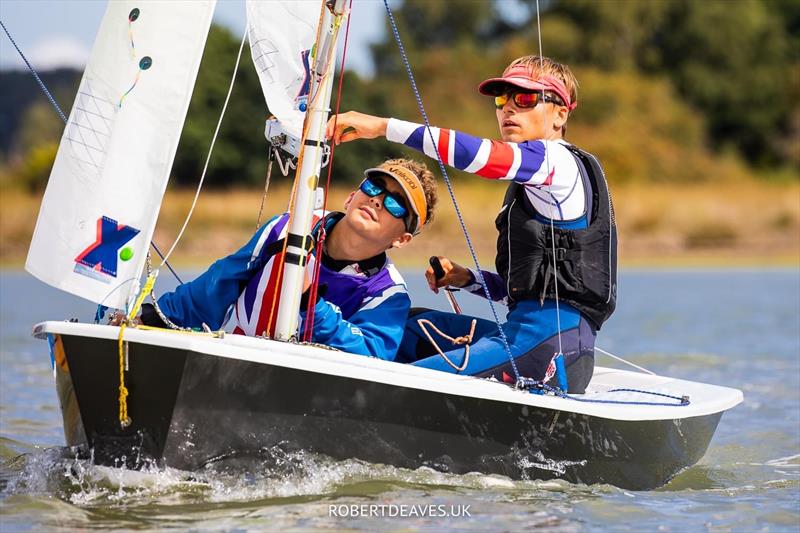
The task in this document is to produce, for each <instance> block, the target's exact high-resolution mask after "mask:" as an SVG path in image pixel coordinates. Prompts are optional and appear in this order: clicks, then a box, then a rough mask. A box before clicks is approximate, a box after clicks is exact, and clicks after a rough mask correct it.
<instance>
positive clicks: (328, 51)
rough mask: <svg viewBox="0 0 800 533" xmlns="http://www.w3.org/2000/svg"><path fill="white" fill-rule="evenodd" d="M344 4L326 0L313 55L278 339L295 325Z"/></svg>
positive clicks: (286, 337) (289, 333) (291, 332)
mask: <svg viewBox="0 0 800 533" xmlns="http://www.w3.org/2000/svg"><path fill="white" fill-rule="evenodd" d="M344 4H345V0H327V1H326V2H325V4H324V8H323V15H322V17H321V21H320V32H319V40H318V42H317V43H316V45H315V47H316V58H315V62H314V69H313V76H312V80H311V88H310V91H309V95H310V98H309V102H308V105H309V107H308V110H307V115H306V122H305V132H306V134H305V143H304V146H303V148H305V152H304V155H303V156H302V163H301V165H300V168H299V169H298V170H297V177H296V179H295V181H296V193H295V203H294V212H293V216H292V218H291V223H290V225H289V232H288V234H287V236H286V243H287V245H286V254H285V256H284V265H283V269H284V270H283V280H282V282H281V289H280V296H281V298H280V302H279V304H278V316H277V322H276V326H275V338H276V339H278V340H284V341H285V340H289V339H290V338H291V337H292V336H293V335H294V333H295V331H296V330H297V326H298V324H297V322H298V313H299V311H300V295H301V293H302V290H303V281H304V278H305V268H306V264H307V262H308V249H309V248H310V242H311V235H310V232H311V217H312V214H313V210H314V198H315V192H316V189H317V185H318V184H319V173H320V168H321V166H322V159H323V157H324V155H325V154H324V152H325V139H324V136H325V125H326V123H327V122H328V115H329V114H330V100H331V90H332V87H333V71H334V60H335V57H336V38H337V36H338V30H339V26H340V24H341V20H342V17H343V14H344Z"/></svg>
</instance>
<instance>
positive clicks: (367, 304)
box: [116, 159, 437, 360]
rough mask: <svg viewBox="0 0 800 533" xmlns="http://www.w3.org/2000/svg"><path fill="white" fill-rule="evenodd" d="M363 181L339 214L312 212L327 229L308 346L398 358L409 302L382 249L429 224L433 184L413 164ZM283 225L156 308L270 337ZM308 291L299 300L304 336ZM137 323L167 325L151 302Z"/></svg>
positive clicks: (368, 174) (174, 316) (185, 319)
mask: <svg viewBox="0 0 800 533" xmlns="http://www.w3.org/2000/svg"><path fill="white" fill-rule="evenodd" d="M364 175H365V178H364V180H363V181H362V182H361V184H360V185H359V187H358V189H357V190H355V191H353V192H351V193H350V194H349V196H348V197H347V200H346V202H345V205H344V211H343V212H329V213H323V212H322V211H317V212H315V213H314V220H313V231H312V235H317V234H318V231H319V229H320V228H321V227H324V230H325V233H326V238H325V240H324V243H323V248H322V258H321V265H319V287H320V289H319V296H318V298H317V301H316V304H315V305H314V315H315V316H314V321H313V330H312V339H311V340H312V341H313V342H317V343H321V344H326V345H328V346H331V347H333V348H337V349H339V350H343V351H346V352H350V353H354V354H360V355H369V356H374V357H379V358H381V359H387V360H394V358H395V354H396V352H397V348H398V346H399V344H400V341H401V339H402V337H403V330H404V326H405V321H406V317H407V316H408V312H409V308H410V305H411V302H410V299H409V296H408V293H407V290H406V285H405V281H404V280H403V278H402V276H401V275H400V273H399V272H398V271H397V269H396V268H395V266H394V264H393V263H392V262H391V260H390V259H389V258H388V257H387V255H386V251H387V250H389V249H392V248H402V247H404V246H406V245H407V244H408V243H409V242H410V241H411V239H412V238H413V236H414V235H416V234H418V233H419V232H420V231H422V229H423V228H424V227H425V226H427V225H428V224H429V223H430V222H431V220H432V218H433V210H434V206H435V205H436V199H437V197H436V181H435V178H434V177H433V173H431V172H430V170H428V169H427V167H426V166H425V165H424V164H422V163H418V162H416V161H413V160H410V159H390V160H388V161H386V162H384V163H383V164H381V165H379V166H378V167H375V168H370V169H368V170H366V171H365V172H364ZM288 222H289V214H288V213H284V214H282V215H278V216H275V217H273V218H272V219H271V220H269V221H268V222H267V223H266V224H264V225H263V226H262V227H261V228H259V230H258V231H257V232H256V233H255V235H253V237H252V238H251V239H250V241H249V242H248V243H247V244H245V245H244V246H243V247H242V248H241V249H239V250H238V251H236V252H234V253H233V254H231V255H229V256H228V257H225V258H223V259H220V260H218V261H216V262H215V263H214V264H213V265H211V266H210V267H209V269H208V270H207V271H206V272H204V273H203V274H201V275H200V276H199V277H198V278H197V279H195V280H193V281H191V282H189V283H185V284H183V285H180V286H178V287H177V288H176V289H175V291H173V292H171V293H168V294H164V295H162V296H161V297H160V298H159V299H158V307H159V308H160V311H161V312H162V313H163V314H164V315H165V316H166V318H168V319H169V321H171V322H173V323H174V324H177V325H178V326H182V327H201V326H202V325H203V324H205V325H207V326H208V327H210V328H211V329H218V328H221V327H223V326H224V325H225V323H226V322H227V321H228V318H229V316H230V314H229V309H232V313H233V321H234V322H233V323H234V333H239V334H244V335H251V336H255V335H267V336H271V335H272V332H273V330H274V327H275V322H276V320H277V307H276V301H277V297H278V295H277V293H276V291H277V290H278V289H279V287H280V279H281V274H282V268H281V266H282V262H283V250H284V241H285V238H286V234H287V231H288V226H289V224H288ZM314 249H316V248H314ZM317 261H318V258H317V257H316V256H315V254H314V253H312V254H310V255H309V261H308V264H307V266H306V272H307V276H306V279H307V284H308V280H310V279H311V273H313V272H314V269H315V268H316V264H317ZM308 294H309V291H308V290H306V292H305V293H304V294H303V301H302V302H301V311H300V315H301V316H300V318H301V320H300V327H299V331H301V332H302V331H303V330H304V326H305V319H306V315H307V311H306V310H307V308H308V302H307V300H308ZM116 320H119V317H117V318H116ZM140 320H141V322H143V323H144V324H147V325H152V326H161V327H166V324H165V322H164V321H163V320H162V318H161V317H160V316H159V314H158V312H157V310H156V309H155V308H154V307H153V306H152V305H147V304H146V305H145V306H143V310H142V315H141V317H140Z"/></svg>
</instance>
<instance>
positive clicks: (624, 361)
mask: <svg viewBox="0 0 800 533" xmlns="http://www.w3.org/2000/svg"><path fill="white" fill-rule="evenodd" d="M594 349H595V351H597V352H600V353H601V354H603V355H607V356H609V357H611V358H612V359H616V360H617V361H619V362H621V363H625V364H626V365H630V366H632V367H633V368H636V369H639V370H641V371H642V372H645V373H647V374H650V375H651V376H657V375H658V374H656V373H655V372H650V371H649V370H647V369H646V368H644V367H641V366H639V365H636V364H634V363H631V362H630V361H626V360H625V359H623V358H622V357H620V356H618V355H614V354H613V353H611V352H607V351H605V350H603V349H602V348H598V347H597V346H595V347H594Z"/></svg>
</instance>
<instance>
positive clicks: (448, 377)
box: [33, 321, 743, 421]
mask: <svg viewBox="0 0 800 533" xmlns="http://www.w3.org/2000/svg"><path fill="white" fill-rule="evenodd" d="M50 333H52V334H62V335H74V336H80V337H93V338H99V339H106V340H117V339H118V338H119V327H117V326H108V325H101V324H86V323H77V322H66V321H46V322H41V323H39V324H37V325H36V326H34V329H33V336H34V337H37V338H45V337H46V335H47V334H50ZM124 336H125V340H127V341H130V342H136V343H140V344H146V345H151V346H163V347H167V348H174V349H179V350H187V351H190V352H198V353H204V354H207V355H213V356H217V357H223V358H227V359H236V360H242V361H249V362H254V363H261V364H270V365H274V366H279V367H285V368H293V369H297V370H303V371H308V372H314V373H318V374H332V375H335V376H340V377H346V378H351V379H360V380H366V381H375V382H378V383H382V384H386V385H393V386H400V387H406V388H413V389H418V390H426V391H430V392H437V393H444V394H453V395H457V396H465V397H472V398H479V399H484V400H492V401H501V402H506V403H515V404H519V405H523V406H530V407H535V408H544V409H550V410H554V411H571V412H574V413H579V414H584V415H587V416H595V417H598V418H604V419H609V420H620V421H646V420H677V419H684V418H690V417H696V416H706V415H710V414H715V413H719V412H722V411H726V410H728V409H730V408H732V407H734V406H736V405H738V404H739V403H741V402H742V401H743V394H742V392H741V391H740V390H738V389H733V388H730V387H722V386H718V385H709V384H705V383H699V382H692V381H686V380H680V379H675V378H669V377H665V376H658V375H650V374H644V373H638V372H631V371H628V370H618V369H612V368H606V367H600V366H596V367H595V374H594V376H593V378H592V382H591V383H590V386H589V389H588V390H587V394H584V395H580V396H579V397H580V398H584V399H592V398H593V399H623V400H625V401H633V400H631V399H630V397H628V398H623V396H622V395H621V394H614V395H613V398H611V397H609V395H606V396H603V394H604V392H605V391H608V390H610V389H612V388H637V389H644V390H651V391H653V392H660V393H665V394H673V395H677V396H682V395H684V394H686V395H688V396H689V398H690V404H689V405H685V406H679V405H674V406H664V405H662V406H653V405H640V404H634V405H631V404H610V403H601V402H584V401H577V400H573V399H569V398H559V397H556V396H554V395H540V394H531V393H529V392H526V391H520V390H516V389H514V388H512V387H509V386H508V385H507V384H505V383H501V382H499V381H496V380H490V379H483V378H475V377H473V376H463V375H456V374H450V373H446V372H440V371H437V370H431V369H427V368H420V367H415V366H412V365H407V364H402V363H395V362H394V361H385V360H382V359H379V358H376V357H365V356H354V354H350V353H347V352H340V351H338V350H333V349H326V348H323V347H319V346H313V345H301V344H294V343H286V342H279V341H274V340H270V339H264V338H257V337H246V336H243V335H232V334H226V335H225V336H224V337H223V338H217V337H213V336H211V335H209V334H207V333H196V334H192V333H186V332H178V331H172V330H161V329H159V330H153V329H137V328H126V330H125V334H124ZM231 348H235V349H237V352H236V354H232V353H230V349H231ZM265 351H268V352H269V359H268V360H267V358H266V357H265ZM667 387H671V388H667ZM592 389H594V390H592ZM623 394H624V393H623ZM698 398H699V399H698ZM638 401H640V402H647V401H649V402H661V401H664V402H668V401H669V399H665V398H660V397H658V396H644V395H638ZM632 407H635V409H632Z"/></svg>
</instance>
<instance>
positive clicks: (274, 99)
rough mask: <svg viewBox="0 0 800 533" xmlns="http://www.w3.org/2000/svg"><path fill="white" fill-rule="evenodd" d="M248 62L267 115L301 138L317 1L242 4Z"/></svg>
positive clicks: (318, 7)
mask: <svg viewBox="0 0 800 533" xmlns="http://www.w3.org/2000/svg"><path fill="white" fill-rule="evenodd" d="M246 5H247V28H248V29H247V31H248V38H249V40H250V51H251V53H252V56H253V64H254V65H255V67H256V71H257V72H258V79H259V81H260V82H261V89H262V90H263V92H264V98H265V99H266V101H267V106H268V107H269V110H270V112H271V113H272V114H273V115H275V117H277V119H278V120H279V121H280V122H281V124H282V125H283V127H284V129H285V130H286V131H287V132H288V133H290V134H291V135H294V136H295V137H298V138H299V137H301V136H302V131H303V121H304V120H305V111H306V107H307V105H308V91H309V87H310V85H311V76H310V64H311V55H312V48H313V46H314V41H315V40H316V37H317V26H318V25H319V18H320V10H321V8H322V2H321V0H316V1H315V0H273V1H270V2H264V1H259V0H247V2H246Z"/></svg>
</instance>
